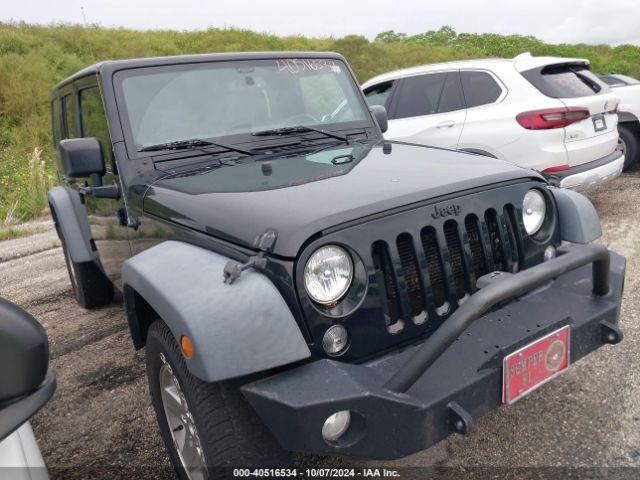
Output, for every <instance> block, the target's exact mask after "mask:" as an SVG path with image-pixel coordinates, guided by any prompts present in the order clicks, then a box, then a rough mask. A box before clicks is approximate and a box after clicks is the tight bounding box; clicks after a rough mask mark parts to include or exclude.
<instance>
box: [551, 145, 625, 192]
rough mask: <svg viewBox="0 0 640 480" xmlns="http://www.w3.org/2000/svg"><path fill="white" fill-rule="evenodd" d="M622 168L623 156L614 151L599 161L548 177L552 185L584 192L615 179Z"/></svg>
mask: <svg viewBox="0 0 640 480" xmlns="http://www.w3.org/2000/svg"><path fill="white" fill-rule="evenodd" d="M623 167H624V154H623V153H622V152H620V151H615V152H613V153H612V154H610V155H607V156H606V157H604V158H601V159H599V160H596V161H593V162H589V163H585V164H584V165H578V166H575V167H571V168H570V169H569V170H566V171H563V172H557V173H554V174H553V175H551V176H550V177H549V181H550V182H551V183H552V184H556V185H557V186H560V187H562V188H570V189H572V190H578V191H580V190H585V189H587V188H591V187H595V186H596V185H600V184H602V183H605V182H608V181H609V180H613V179H614V178H617V177H619V176H620V174H621V173H622V169H623Z"/></svg>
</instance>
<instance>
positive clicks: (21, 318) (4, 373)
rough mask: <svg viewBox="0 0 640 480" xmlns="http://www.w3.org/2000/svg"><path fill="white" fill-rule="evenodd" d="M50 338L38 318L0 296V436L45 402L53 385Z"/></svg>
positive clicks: (54, 383) (25, 418)
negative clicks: (50, 371) (50, 365)
mask: <svg viewBox="0 0 640 480" xmlns="http://www.w3.org/2000/svg"><path fill="white" fill-rule="evenodd" d="M48 368H49V342H48V340H47V334H46V332H45V330H44V328H42V325H40V324H39V323H38V321H37V320H36V319H35V318H33V317H32V316H31V315H29V314H28V313H27V312H25V311H24V310H22V309H21V308H19V307H18V306H16V305H14V304H13V303H11V302H8V301H7V300H4V299H2V298H0V440H2V439H3V438H5V437H6V436H8V435H9V434H10V433H11V432H13V431H14V430H15V429H16V428H18V427H19V426H20V425H22V424H23V423H24V422H26V421H27V420H28V419H29V418H30V417H31V416H32V415H33V414H34V413H35V412H36V411H37V410H38V409H39V408H40V407H41V406H42V405H44V404H45V403H46V402H47V401H48V400H49V398H51V395H53V392H54V390H55V387H56V382H55V377H54V376H53V375H51V374H48Z"/></svg>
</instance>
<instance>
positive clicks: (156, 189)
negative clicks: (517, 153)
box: [144, 142, 542, 257]
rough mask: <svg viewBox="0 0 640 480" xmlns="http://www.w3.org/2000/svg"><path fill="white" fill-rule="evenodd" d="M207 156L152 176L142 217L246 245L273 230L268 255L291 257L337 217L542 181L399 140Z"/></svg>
mask: <svg viewBox="0 0 640 480" xmlns="http://www.w3.org/2000/svg"><path fill="white" fill-rule="evenodd" d="M389 146H390V147H391V148H390V149H389V148H388V147H389ZM212 162H213V163H209V164H208V165H207V164H202V166H201V167H199V168H194V167H193V166H192V167H191V169H190V170H184V169H183V170H182V171H178V170H173V171H171V172H170V173H168V174H166V175H165V176H164V177H163V178H161V179H160V180H157V181H156V182H155V183H153V184H152V186H151V187H150V188H149V189H148V190H147V194H146V196H145V198H144V212H145V214H150V215H153V216H156V217H161V218H164V219H166V220H169V221H171V222H175V223H177V224H181V225H184V226H187V227H189V228H192V229H195V230H198V231H202V232H205V233H207V234H210V235H213V236H216V237H219V238H221V239H224V240H227V241H230V242H233V243H236V244H239V245H242V246H248V247H251V246H252V244H253V242H254V240H255V238H256V237H257V236H258V235H260V234H261V233H264V232H265V231H266V230H268V229H274V230H275V231H276V232H278V239H277V242H276V244H275V248H274V253H275V254H276V255H280V256H283V257H295V256H296V255H297V254H298V251H299V250H300V248H301V247H302V245H303V244H304V243H305V241H306V240H308V239H309V238H310V237H312V236H314V235H316V234H319V233H321V232H322V231H323V230H325V229H327V228H330V227H336V226H339V225H340V224H343V223H345V222H350V221H353V220H357V219H362V218H363V217H367V216H369V215H373V214H377V213H380V212H384V211H386V210H390V209H394V208H397V207H402V206H410V205H411V204H412V203H416V202H421V201H424V200H430V199H434V201H437V199H438V197H441V196H443V195H447V194H451V193H458V192H464V191H465V190H469V189H473V188H477V187H482V186H485V185H486V186H488V185H492V184H497V183H500V182H506V181H511V180H516V179H530V178H536V179H541V178H542V177H540V176H539V175H538V174H537V173H535V172H533V171H531V170H525V169H522V168H519V167H516V166H514V165H511V164H509V163H506V162H503V161H500V160H496V159H493V158H488V157H482V156H478V155H474V154H467V153H462V152H456V151H450V150H444V149H439V148H431V147H422V146H416V145H409V144H404V143H398V142H388V145H387V148H384V147H383V144H382V142H381V143H378V144H373V145H372V144H368V145H363V144H358V145H356V146H353V145H352V146H349V147H345V146H339V147H335V148H330V149H325V150H323V151H321V152H318V153H314V154H306V155H305V154H293V155H289V156H286V157H285V156H280V157H266V156H265V157H260V158H259V159H254V158H250V159H248V160H247V161H246V163H243V164H238V165H225V166H221V167H217V168H216V167H215V165H216V162H215V161H212Z"/></svg>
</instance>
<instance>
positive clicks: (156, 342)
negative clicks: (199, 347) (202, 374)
mask: <svg viewBox="0 0 640 480" xmlns="http://www.w3.org/2000/svg"><path fill="white" fill-rule="evenodd" d="M146 357H147V377H148V380H149V392H150V394H151V402H152V404H153V407H154V409H155V412H156V418H157V420H158V426H159V427H160V433H161V435H162V439H163V440H164V443H165V446H166V448H167V452H168V454H169V457H170V459H171V463H172V464H173V466H174V468H175V470H176V473H177V474H178V477H179V478H180V479H183V480H196V479H199V478H211V479H212V478H226V477H227V476H228V477H229V478H231V477H232V474H231V470H230V468H233V467H241V468H246V467H275V466H280V467H283V466H287V465H290V464H291V461H292V460H291V456H290V454H289V453H288V452H286V451H284V450H283V449H282V448H281V447H280V445H279V444H278V443H277V441H276V440H275V438H274V437H273V435H272V434H271V433H270V432H269V430H268V429H267V428H266V426H265V425H264V423H263V422H262V421H261V420H260V418H259V417H258V416H257V415H256V413H255V412H254V411H253V409H252V408H251V406H250V405H249V404H248V403H247V401H246V400H245V399H244V396H243V395H242V393H241V392H240V386H241V384H242V383H241V382H238V381H233V380H230V381H225V382H218V383H207V382H203V381H202V380H200V379H198V378H196V377H194V376H193V375H192V374H191V373H190V372H189V370H188V368H187V365H186V362H185V360H184V357H183V355H182V353H181V351H180V347H179V346H178V343H177V342H176V340H175V338H174V336H173V334H172V333H171V331H170V330H169V328H168V327H167V326H166V324H165V323H164V322H162V321H161V320H156V321H155V322H154V323H153V324H152V325H151V327H150V328H149V332H148V335H147V345H146ZM168 375H170V376H168ZM167 378H170V379H171V380H172V381H169V382H168V381H167ZM168 392H169V393H168ZM170 392H174V393H170ZM175 393H177V396H176V394H175ZM168 395H169V396H168ZM174 398H178V399H179V402H178V403H173V399H174ZM171 405H173V407H171ZM176 406H179V411H180V412H181V413H180V415H178V416H175V415H173V414H172V413H171V412H172V411H174V412H175V411H176ZM165 408H166V410H165ZM170 424H171V427H170ZM191 429H192V430H191ZM182 431H185V432H187V431H190V432H191V431H192V432H195V435H191V436H190V437H189V436H188V435H187V436H186V437H179V438H176V437H178V435H181V432H182ZM189 439H190V440H189ZM177 444H182V445H184V446H183V447H182V448H180V447H177ZM186 445H194V447H188V446H187V447H185V446H186ZM197 447H199V448H197ZM185 449H186V453H185ZM194 451H195V452H197V455H196V454H195V453H194ZM185 458H191V459H195V460H194V461H193V462H192V464H191V465H186V466H185V461H184V459H185ZM201 462H204V472H205V474H204V476H200V471H201V468H202V463H201ZM214 472H215V473H214Z"/></svg>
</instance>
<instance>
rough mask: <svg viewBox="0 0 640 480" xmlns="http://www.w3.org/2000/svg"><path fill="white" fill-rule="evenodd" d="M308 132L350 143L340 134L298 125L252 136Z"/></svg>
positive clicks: (264, 131)
mask: <svg viewBox="0 0 640 480" xmlns="http://www.w3.org/2000/svg"><path fill="white" fill-rule="evenodd" d="M306 132H317V133H322V134H323V135H326V136H327V137H331V138H336V139H338V140H342V141H343V142H348V141H349V139H348V138H347V137H346V136H345V135H340V134H339V133H333V132H327V131H326V130H322V129H320V128H313V127H307V126H304V125H298V126H296V127H283V128H272V129H271V130H262V131H260V132H254V133H252V134H251V135H253V136H255V137H268V136H270V135H291V134H294V133H306Z"/></svg>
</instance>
